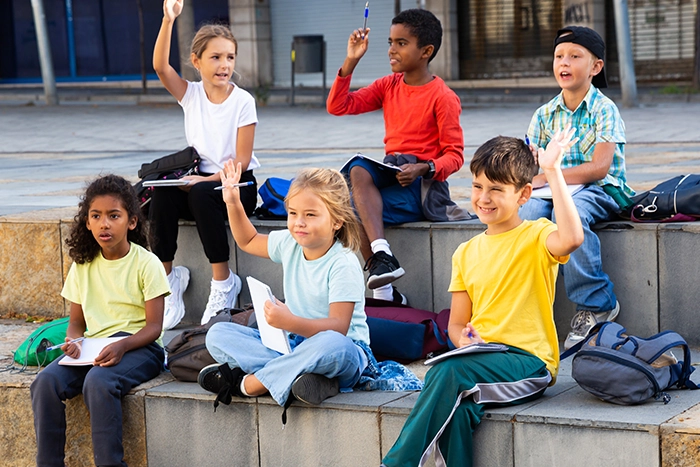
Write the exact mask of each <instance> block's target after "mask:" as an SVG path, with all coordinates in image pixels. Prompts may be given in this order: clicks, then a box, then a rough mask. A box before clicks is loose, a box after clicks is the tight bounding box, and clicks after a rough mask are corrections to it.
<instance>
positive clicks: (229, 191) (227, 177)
mask: <svg viewBox="0 0 700 467" xmlns="http://www.w3.org/2000/svg"><path fill="white" fill-rule="evenodd" d="M241 173H243V169H242V168H241V163H240V162H239V163H238V164H234V163H233V159H229V160H227V161H226V163H225V164H224V170H222V171H221V185H222V186H223V187H224V189H223V190H221V192H222V193H223V195H224V202H225V203H226V204H236V203H240V201H241V192H240V188H238V187H236V188H230V187H229V185H235V184H236V183H238V182H239V180H240V179H241Z"/></svg>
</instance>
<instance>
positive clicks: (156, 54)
mask: <svg viewBox="0 0 700 467" xmlns="http://www.w3.org/2000/svg"><path fill="white" fill-rule="evenodd" d="M183 1H184V0H165V1H164V2H163V22H162V23H161V25H160V31H159V32H158V38H157V39H156V45H155V46H154V48H153V69H154V70H155V71H156V73H157V74H158V78H159V79H160V81H161V82H162V83H163V86H165V89H167V90H168V92H169V93H170V94H172V95H173V97H174V98H175V99H177V100H178V101H181V100H182V98H183V97H184V96H185V91H187V81H185V80H184V79H182V78H181V77H180V75H178V74H177V71H175V69H174V68H173V67H172V66H171V65H170V61H169V58H170V42H171V40H172V36H173V24H174V23H175V18H177V17H178V16H180V13H182V4H183Z"/></svg>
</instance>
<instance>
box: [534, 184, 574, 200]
mask: <svg viewBox="0 0 700 467" xmlns="http://www.w3.org/2000/svg"><path fill="white" fill-rule="evenodd" d="M584 186H585V185H581V184H576V185H566V188H568V189H569V194H570V195H571V196H574V194H575V193H578V192H579V191H581V189H582V188H583V187H584ZM532 197H533V198H544V199H552V189H551V188H550V187H549V184H546V185H545V186H543V187H540V188H535V189H534V190H532Z"/></svg>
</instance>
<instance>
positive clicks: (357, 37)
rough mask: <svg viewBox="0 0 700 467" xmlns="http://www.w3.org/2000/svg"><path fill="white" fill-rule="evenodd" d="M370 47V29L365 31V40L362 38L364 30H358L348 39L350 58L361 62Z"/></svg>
mask: <svg viewBox="0 0 700 467" xmlns="http://www.w3.org/2000/svg"><path fill="white" fill-rule="evenodd" d="M368 46H369V28H367V29H365V30H364V39H363V38H362V29H356V30H354V31H353V32H352V33H351V34H350V38H349V39H348V58H351V59H353V60H359V59H361V58H362V56H363V55H364V54H365V52H367V47H368Z"/></svg>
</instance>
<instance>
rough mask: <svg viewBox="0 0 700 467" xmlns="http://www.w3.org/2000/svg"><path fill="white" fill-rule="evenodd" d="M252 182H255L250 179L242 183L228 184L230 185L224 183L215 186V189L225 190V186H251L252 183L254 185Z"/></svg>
mask: <svg viewBox="0 0 700 467" xmlns="http://www.w3.org/2000/svg"><path fill="white" fill-rule="evenodd" d="M252 184H253V182H252V181H249V182H241V183H234V184H233V185H228V186H223V185H221V186H217V187H215V188H214V189H215V190H223V189H224V188H240V187H242V186H250V185H252Z"/></svg>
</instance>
